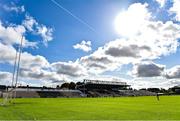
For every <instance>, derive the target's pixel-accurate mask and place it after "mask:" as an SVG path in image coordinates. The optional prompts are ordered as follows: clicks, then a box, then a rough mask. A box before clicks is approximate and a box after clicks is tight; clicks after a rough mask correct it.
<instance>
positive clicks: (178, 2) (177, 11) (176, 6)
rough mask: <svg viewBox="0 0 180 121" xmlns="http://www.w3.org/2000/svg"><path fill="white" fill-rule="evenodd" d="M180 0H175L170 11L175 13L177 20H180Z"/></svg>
mask: <svg viewBox="0 0 180 121" xmlns="http://www.w3.org/2000/svg"><path fill="white" fill-rule="evenodd" d="M179 6H180V0H173V5H172V7H171V8H170V9H169V12H170V13H174V14H175V20H177V21H180V9H179Z"/></svg>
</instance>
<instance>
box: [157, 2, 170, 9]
mask: <svg viewBox="0 0 180 121" xmlns="http://www.w3.org/2000/svg"><path fill="white" fill-rule="evenodd" d="M166 1H167V0H156V2H157V3H158V4H159V5H160V7H161V8H162V7H164V5H165V4H166Z"/></svg>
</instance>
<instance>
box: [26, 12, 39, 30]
mask: <svg viewBox="0 0 180 121" xmlns="http://www.w3.org/2000/svg"><path fill="white" fill-rule="evenodd" d="M22 24H23V25H24V27H26V28H27V30H28V31H33V30H34V26H35V25H38V23H37V21H36V20H35V19H34V18H33V17H32V16H29V15H26V18H25V20H24V21H23V23H22Z"/></svg>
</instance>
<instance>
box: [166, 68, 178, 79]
mask: <svg viewBox="0 0 180 121" xmlns="http://www.w3.org/2000/svg"><path fill="white" fill-rule="evenodd" d="M166 78H167V79H180V65H176V66H174V67H172V68H170V69H167V71H166Z"/></svg>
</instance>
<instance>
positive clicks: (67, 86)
mask: <svg viewBox="0 0 180 121" xmlns="http://www.w3.org/2000/svg"><path fill="white" fill-rule="evenodd" d="M62 88H67V89H69V83H67V82H65V83H63V84H62V85H61V89H62Z"/></svg>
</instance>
